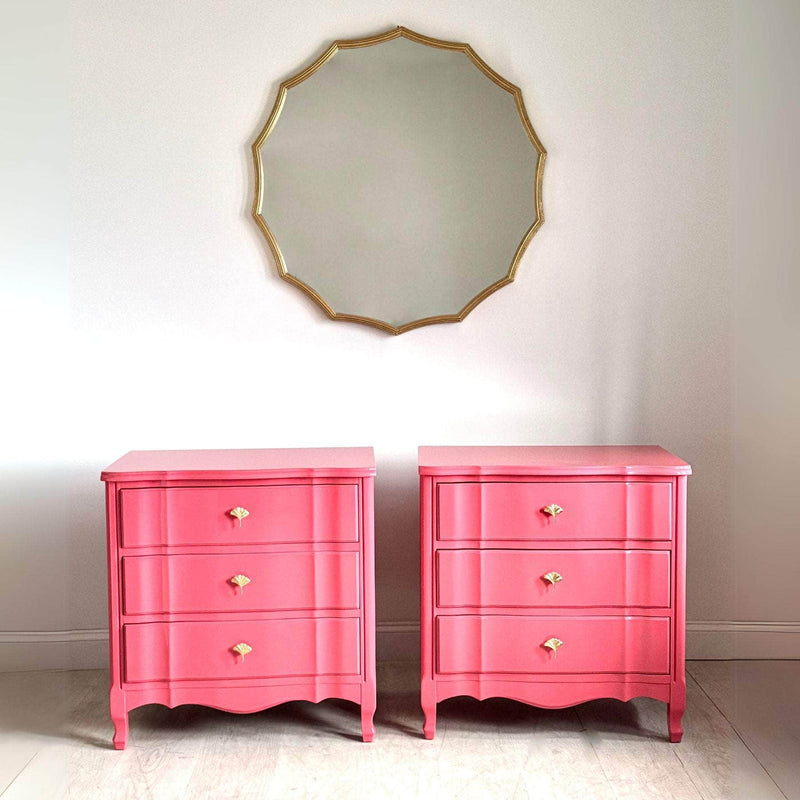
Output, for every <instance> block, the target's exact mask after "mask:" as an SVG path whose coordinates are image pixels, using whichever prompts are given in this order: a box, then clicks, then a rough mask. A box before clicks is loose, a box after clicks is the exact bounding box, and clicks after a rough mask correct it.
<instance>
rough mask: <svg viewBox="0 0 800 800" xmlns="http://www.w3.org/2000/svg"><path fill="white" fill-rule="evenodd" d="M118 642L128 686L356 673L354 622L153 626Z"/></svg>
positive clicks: (132, 628)
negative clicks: (244, 651) (238, 648)
mask: <svg viewBox="0 0 800 800" xmlns="http://www.w3.org/2000/svg"><path fill="white" fill-rule="evenodd" d="M123 637H124V638H123V641H124V665H125V681H126V682H128V683H142V682H145V681H167V680H169V681H185V680H208V679H218V678H219V679H231V680H235V679H241V678H278V677H289V676H291V677H298V676H301V675H359V674H360V672H361V668H360V665H361V647H360V637H359V620H358V618H357V617H346V618H336V619H333V618H324V619H278V620H241V621H237V622H227V621H226V622H152V623H142V624H133V625H125V626H124V628H123ZM240 643H241V644H245V645H247V647H249V648H251V649H250V651H249V652H247V654H246V655H245V656H244V657H243V656H241V655H240V654H239V653H237V652H236V651H235V650H234V649H233V648H234V647H235V646H236V645H238V644H240Z"/></svg>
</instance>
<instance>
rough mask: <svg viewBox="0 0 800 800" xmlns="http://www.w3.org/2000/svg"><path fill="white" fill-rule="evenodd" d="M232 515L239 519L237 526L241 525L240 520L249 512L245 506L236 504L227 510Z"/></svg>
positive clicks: (248, 514)
mask: <svg viewBox="0 0 800 800" xmlns="http://www.w3.org/2000/svg"><path fill="white" fill-rule="evenodd" d="M228 513H229V514H230V515H231V516H232V517H236V519H238V520H239V527H240V528H241V527H242V520H243V519H244V518H245V517H249V516H250V512H249V511H248V510H247V509H246V508H242V507H241V506H236V508H232V509H231V510H230V511H229V512H228Z"/></svg>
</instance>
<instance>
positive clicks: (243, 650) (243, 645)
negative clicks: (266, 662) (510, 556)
mask: <svg viewBox="0 0 800 800" xmlns="http://www.w3.org/2000/svg"><path fill="white" fill-rule="evenodd" d="M231 650H233V652H234V653H237V654H238V655H240V656H241V657H242V661H244V657H245V656H246V655H247V654H248V653H252V652H253V648H252V647H250V645H249V644H247V642H239V644H235V645H234V646H233V647H232V648H231Z"/></svg>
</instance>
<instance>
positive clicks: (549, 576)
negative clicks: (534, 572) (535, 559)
mask: <svg viewBox="0 0 800 800" xmlns="http://www.w3.org/2000/svg"><path fill="white" fill-rule="evenodd" d="M542 577H543V578H544V579H545V580H546V581H547V582H548V583H549V584H550V585H551V586H555V585H556V584H557V583H560V582H561V581H563V580H564V577H563V576H562V575H559V574H558V573H557V572H545V574H544V575H542Z"/></svg>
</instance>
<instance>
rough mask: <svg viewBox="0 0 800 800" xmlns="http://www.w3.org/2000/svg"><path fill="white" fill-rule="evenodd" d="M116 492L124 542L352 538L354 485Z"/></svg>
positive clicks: (164, 543)
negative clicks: (234, 513)
mask: <svg viewBox="0 0 800 800" xmlns="http://www.w3.org/2000/svg"><path fill="white" fill-rule="evenodd" d="M119 494H120V505H121V519H122V546H123V547H158V546H184V545H226V544H282V543H316V542H357V541H358V530H359V519H358V486H357V485H356V484H301V485H296V486H204V487H196V488H170V489H122V490H121V491H120V493H119ZM234 509H245V510H246V511H247V514H246V515H243V518H242V519H241V520H239V519H238V518H237V517H236V516H234V515H232V514H231V512H232V511H233V510H234ZM240 513H241V512H240Z"/></svg>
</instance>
